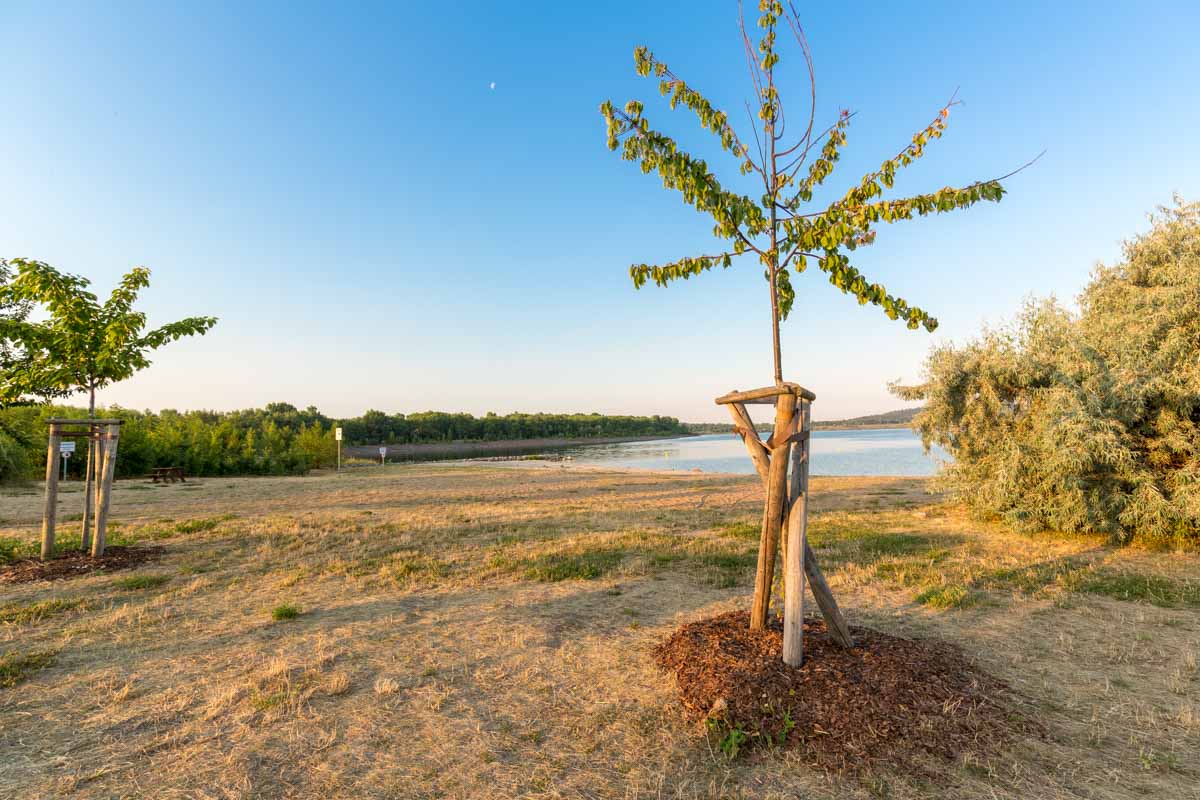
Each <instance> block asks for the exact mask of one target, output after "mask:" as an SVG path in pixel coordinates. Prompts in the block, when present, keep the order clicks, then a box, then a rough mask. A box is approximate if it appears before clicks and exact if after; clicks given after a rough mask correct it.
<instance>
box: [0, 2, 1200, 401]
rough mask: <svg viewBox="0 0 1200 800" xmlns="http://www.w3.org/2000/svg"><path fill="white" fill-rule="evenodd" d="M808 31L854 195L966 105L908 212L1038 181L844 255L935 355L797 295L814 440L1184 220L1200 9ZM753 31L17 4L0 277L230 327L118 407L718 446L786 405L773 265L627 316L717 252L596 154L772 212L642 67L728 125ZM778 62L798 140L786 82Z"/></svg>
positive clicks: (673, 209) (4, 13) (1193, 177)
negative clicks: (672, 76)
mask: <svg viewBox="0 0 1200 800" xmlns="http://www.w3.org/2000/svg"><path fill="white" fill-rule="evenodd" d="M247 5H248V6H249V8H246V7H245V6H247ZM797 7H798V9H799V11H800V13H801V16H802V18H803V21H804V23H805V26H806V29H807V31H808V36H809V39H810V42H811V44H812V48H813V52H814V57H815V60H816V69H817V81H818V109H817V110H818V121H820V120H827V121H832V119H834V117H835V115H836V114H837V112H838V110H839V109H841V108H850V109H853V110H855V111H857V112H858V115H857V116H856V118H855V120H854V124H853V126H852V128H851V130H850V132H849V137H850V138H849V146H848V148H847V149H846V152H845V156H844V157H843V159H842V161H841V162H840V164H839V168H838V171H837V172H836V173H835V175H834V177H833V178H832V179H831V180H830V181H829V182H828V183H829V184H830V185H831V186H832V187H834V188H835V189H842V190H844V188H845V187H846V186H847V185H848V184H849V182H851V181H854V180H856V179H857V178H858V177H860V176H861V175H862V174H863V173H864V172H865V171H867V170H869V169H872V168H874V167H876V166H878V164H879V162H880V161H881V160H882V159H884V158H885V157H888V156H890V155H892V154H893V153H895V152H896V151H897V150H898V149H899V148H900V147H902V146H903V145H904V143H905V142H906V141H907V140H908V138H909V137H910V136H911V134H912V133H913V132H914V131H915V130H917V129H918V128H920V127H922V126H923V125H924V124H926V123H927V122H928V121H929V119H930V118H932V116H933V114H934V113H935V112H936V110H937V109H938V108H939V107H940V106H941V104H942V103H943V102H944V101H945V100H946V99H947V98H948V97H949V96H950V94H951V93H952V92H953V91H954V90H955V88H956V87H957V88H958V90H959V96H960V97H961V98H962V99H963V100H964V101H965V102H964V105H962V106H959V107H956V108H955V109H954V112H953V114H952V115H951V119H950V123H951V124H950V130H949V132H948V134H947V136H946V137H945V138H944V139H943V140H941V141H940V142H938V143H936V145H935V146H934V147H932V148H931V149H930V151H929V153H928V155H927V156H926V158H925V159H924V160H923V161H922V162H920V163H919V164H918V165H917V166H915V167H913V168H911V169H909V170H907V171H906V172H905V173H904V174H902V176H901V179H900V180H899V181H898V185H897V189H898V191H900V192H916V191H924V190H930V189H936V188H939V187H941V186H943V185H945V184H948V183H949V184H963V183H968V182H970V181H972V180H974V179H978V178H988V177H993V176H996V175H1000V174H1003V173H1005V172H1008V171H1009V170H1010V169H1012V168H1013V167H1015V166H1018V165H1020V164H1022V163H1024V162H1025V161H1027V160H1028V159H1029V158H1030V157H1032V156H1034V155H1036V154H1037V153H1038V152H1040V151H1041V150H1043V149H1046V150H1047V154H1046V156H1045V157H1044V158H1043V159H1042V160H1041V161H1040V162H1039V163H1038V164H1037V165H1036V166H1035V167H1033V168H1031V169H1029V170H1026V171H1025V172H1023V173H1021V174H1020V175H1018V176H1016V177H1015V178H1013V179H1012V180H1010V181H1009V182H1008V183H1007V186H1008V189H1009V195H1008V196H1007V197H1006V199H1005V200H1004V202H1002V203H1000V204H999V205H991V204H988V205H987V206H986V207H985V206H978V207H976V208H975V209H972V210H970V211H968V212H966V213H962V214H954V215H946V216H942V217H938V218H934V219H926V220H920V221H917V222H914V223H908V224H905V225H903V226H893V227H889V228H885V229H883V230H881V231H880V235H879V238H878V240H877V242H876V244H875V245H874V246H873V247H871V248H867V249H865V250H860V251H858V258H857V260H856V264H857V266H859V268H860V269H862V270H863V271H864V272H865V273H866V274H867V275H868V276H869V277H870V278H871V279H873V280H878V281H880V282H882V283H884V285H886V286H887V287H888V288H889V289H890V290H891V291H892V292H894V293H896V294H898V295H900V296H903V297H905V298H906V299H908V300H909V301H910V302H912V303H915V304H917V305H920V306H922V307H924V308H926V309H928V310H930V311H931V312H932V313H933V314H934V315H935V316H937V317H938V318H939V319H940V320H941V323H942V324H941V327H940V328H939V330H938V332H937V333H936V334H934V335H929V334H927V333H924V332H914V331H909V330H907V329H905V328H904V327H903V325H901V324H899V323H894V322H891V321H890V320H888V319H887V318H886V317H885V316H884V315H883V314H882V313H881V312H880V311H879V310H878V309H876V308H873V307H859V306H858V305H857V303H856V302H855V301H854V300H853V299H851V298H848V297H846V296H844V295H841V294H840V293H839V292H838V291H837V290H835V289H834V288H833V287H832V286H830V285H829V284H828V283H827V282H826V280H825V276H824V275H823V274H822V273H820V272H819V271H817V270H816V269H812V270H810V271H809V272H807V273H805V274H804V275H803V276H800V277H799V278H797V279H794V283H795V285H796V287H797V292H798V295H799V297H798V299H797V303H796V307H795V309H794V311H793V314H792V316H791V318H789V319H788V320H787V321H786V322H785V323H784V329H783V350H784V370H785V377H787V378H788V379H790V380H795V381H798V382H800V383H803V384H804V385H806V386H809V387H810V388H812V389H813V390H814V391H815V392H816V393H817V395H818V401H817V403H816V404H815V405H814V409H813V410H814V416H815V417H817V418H836V417H841V416H848V415H853V414H860V413H870V412H874V411H881V410H884V409H887V408H891V407H895V406H897V405H900V403H898V402H897V401H896V400H895V399H894V398H892V397H890V396H889V395H888V394H887V391H886V388H885V383H886V382H887V381H889V380H892V379H895V378H902V379H906V380H913V379H915V378H917V377H918V376H919V371H920V365H921V362H922V360H923V358H924V356H925V354H926V353H927V352H928V350H929V348H930V347H931V346H933V345H934V344H936V343H938V342H941V341H946V340H954V341H962V340H964V339H966V338H969V337H971V336H973V335H974V334H975V333H976V332H977V331H978V329H979V327H980V325H981V324H982V323H984V322H990V323H997V322H1001V321H1003V320H1004V319H1006V318H1008V317H1010V316H1011V315H1012V314H1013V313H1014V312H1015V311H1016V310H1017V308H1018V307H1019V305H1020V303H1021V302H1022V299H1023V298H1025V297H1027V296H1029V295H1030V294H1035V295H1048V294H1056V295H1057V296H1059V297H1060V298H1061V299H1064V300H1067V301H1070V300H1071V299H1072V298H1073V297H1074V296H1075V294H1076V293H1077V292H1078V290H1079V289H1080V288H1081V287H1082V285H1083V284H1084V282H1085V281H1086V280H1087V277H1088V273H1089V272H1090V270H1091V268H1092V267H1093V266H1094V264H1095V263H1096V262H1097V261H1112V260H1114V259H1116V258H1117V257H1118V256H1119V254H1120V242H1121V241H1122V240H1123V239H1125V238H1127V237H1128V236H1131V235H1133V234H1135V233H1137V232H1139V231H1142V230H1145V228H1146V227H1147V221H1146V214H1147V212H1149V211H1150V210H1152V209H1153V208H1154V207H1155V206H1156V205H1158V204H1162V203H1167V202H1169V201H1170V199H1171V196H1172V193H1173V192H1178V193H1180V194H1182V195H1183V196H1185V197H1187V198H1190V199H1197V198H1200V157H1198V153H1197V142H1198V141H1200V134H1198V133H1197V132H1198V131H1200V102H1197V101H1198V100H1200V90H1198V89H1197V86H1196V76H1197V75H1200V48H1197V47H1196V46H1195V41H1194V34H1195V31H1196V30H1198V29H1200V6H1197V4H1196V3H1195V2H1191V1H1190V0H1189V1H1188V2H1162V3H1146V4H1138V5H1135V4H1130V3H1107V4H1106V3H1082V2H1081V3H1068V2H1056V3H1050V4H1047V3H1032V2H1031V3H1017V2H1012V3H1003V4H982V3H961V2H947V3H926V4H921V5H919V6H912V5H911V4H898V3H875V4H872V3H867V4H850V3H847V4H828V3H825V4H798V6H797ZM735 9H736V5H735V4H733V3H729V2H710V3H701V2H675V3H672V2H660V3H655V4H652V5H651V4H641V3H625V4H605V3H561V2H559V3H539V2H527V3H506V4H478V5H472V4H461V5H459V6H457V7H454V8H450V7H443V6H442V5H441V4H435V3H425V4H420V5H410V6H402V5H400V4H393V3H388V4H379V5H374V6H372V5H367V4H355V5H354V10H353V11H347V10H345V9H344V8H342V7H340V6H336V5H333V4H330V5H326V6H316V5H305V4H298V3H287V4H278V5H269V4H265V3H256V4H236V5H235V4H229V5H220V4H217V3H196V4H192V6H191V7H190V8H189V7H187V6H185V5H184V4H176V3H169V4H168V3H147V4H131V3H119V4H116V5H112V6H106V5H102V4H98V3H83V4H78V5H75V4H70V3H58V4H54V5H53V6H51V5H50V4H44V3H12V2H2V1H0V52H3V53H4V68H3V72H2V73H0V108H3V109H4V123H3V125H0V153H3V154H4V158H2V159H0V187H2V189H3V190H2V191H0V256H5V257H10V258H11V257H17V256H23V257H30V258H37V259H41V260H44V261H48V262H50V263H53V264H55V265H56V266H58V267H60V268H62V269H65V270H68V271H71V272H76V273H80V274H84V275H87V276H88V277H90V278H92V279H93V280H94V282H95V284H96V287H97V288H98V289H99V290H102V291H104V292H107V291H108V289H109V288H110V287H111V285H112V284H113V282H114V281H115V280H116V279H117V277H118V276H119V275H120V274H121V273H122V272H123V271H125V270H127V269H128V268H129V267H132V266H134V265H136V264H144V265H146V266H149V267H150V268H151V269H152V270H153V286H152V287H151V289H150V290H149V291H148V292H147V293H146V294H145V302H144V308H145V309H146V310H147V311H148V312H149V313H150V316H151V319H152V321H159V322H162V321H167V320H169V319H173V318H176V317H178V316H182V315H189V314H213V315H216V316H219V317H220V318H221V322H220V323H219V325H218V326H217V328H216V329H215V330H214V331H213V332H212V333H210V334H209V335H208V336H206V337H204V338H202V339H196V340H190V341H186V342H182V343H178V344H175V345H172V346H170V347H169V348H168V349H165V350H163V351H160V352H159V353H158V354H157V356H156V357H155V364H154V366H153V367H151V368H150V369H149V370H147V371H145V372H144V373H142V374H140V375H138V376H137V377H135V378H133V379H131V380H129V381H127V382H125V383H122V384H119V385H118V386H115V387H112V388H110V389H108V390H106V391H104V392H102V393H101V397H100V399H101V401H102V402H108V403H119V404H121V405H125V406H132V407H139V408H161V407H175V408H197V407H203V408H218V409H228V408H238V407H247V406H252V405H261V404H263V403H266V402H270V401H275V400H284V401H288V402H292V403H295V404H296V405H299V406H305V405H309V404H315V405H317V406H319V407H320V408H321V409H322V410H325V411H326V412H327V413H331V414H338V415H352V414H358V413H361V412H362V411H363V410H364V409H367V408H372V407H374V408H380V409H383V410H386V411H403V412H408V411H417V410H424V409H429V408H436V409H444V410H465V411H470V412H473V413H482V412H486V411H489V410H494V411H497V412H500V413H504V412H508V411H514V410H522V411H592V410H595V411H602V412H612V413H662V414H672V415H675V416H679V417H683V418H686V419H694V420H708V419H711V420H717V419H721V416H720V409H719V408H717V407H715V406H714V405H713V404H712V398H713V397H715V396H717V395H718V394H722V393H724V392H726V391H728V390H730V389H732V388H735V387H736V388H750V387H753V386H759V385H764V384H767V383H770V380H771V356H770V338H769V308H768V304H767V292H766V285H765V283H764V282H763V280H762V277H761V269H760V268H759V267H757V266H756V265H755V264H753V263H752V262H750V261H749V260H746V261H744V262H743V263H742V264H741V265H740V266H736V265H735V267H734V268H733V269H731V270H730V271H728V272H721V273H710V274H708V275H705V276H702V277H700V278H697V279H693V280H691V281H689V282H687V283H681V284H679V285H678V286H675V287H672V288H671V289H668V290H662V289H657V288H655V287H653V286H651V287H647V288H644V289H642V290H641V291H634V289H633V287H632V285H631V284H630V282H629V279H628V274H627V269H628V266H629V264H630V263H633V262H643V261H645V262H649V263H657V262H662V261H668V260H674V259H676V258H678V257H680V256H682V255H687V254H699V253H704V252H710V251H711V250H712V248H713V247H714V242H713V239H712V237H711V233H710V231H711V222H709V221H706V220H707V218H706V217H703V216H701V215H699V214H697V213H696V212H695V211H694V210H692V209H691V208H689V207H685V206H683V205H682V204H681V203H680V202H679V200H678V197H677V196H676V195H673V194H670V193H668V192H666V191H664V190H663V189H662V187H661V184H660V182H659V180H658V179H657V178H656V177H653V176H644V175H642V174H641V173H640V171H639V170H638V169H637V168H636V167H635V166H634V165H632V164H629V163H627V162H623V161H621V160H620V158H619V157H618V156H616V155H615V154H612V153H609V152H608V151H607V150H606V149H605V147H604V135H603V134H604V131H603V124H602V121H601V118H600V116H599V115H598V113H597V110H596V108H597V105H598V104H599V103H600V102H601V101H602V100H604V99H606V98H611V99H613V100H614V101H616V102H618V103H623V102H624V101H625V100H627V99H629V98H638V99H641V100H643V101H644V102H645V103H646V115H647V117H648V118H649V119H650V120H651V122H652V123H653V124H654V125H655V126H656V127H658V128H659V129H661V130H665V131H667V132H669V133H671V134H673V135H675V136H676V137H677V138H678V140H679V141H680V143H681V144H682V145H684V146H685V147H688V148H693V149H694V150H695V151H696V152H698V153H700V154H702V155H704V156H705V157H706V158H708V159H709V163H710V164H711V165H712V166H713V167H714V168H715V169H716V170H717V171H718V173H719V174H720V175H721V176H722V177H724V178H726V181H725V182H726V183H727V184H729V185H732V186H744V188H745V190H746V191H752V190H753V189H754V187H753V185H752V184H749V183H744V184H743V183H740V182H739V180H740V179H739V178H738V177H737V170H736V164H735V163H734V162H732V161H730V160H728V159H727V157H725V156H723V155H722V154H721V153H720V152H719V150H716V149H715V148H713V146H712V142H711V141H710V140H709V138H708V135H707V134H706V133H704V132H702V131H699V129H698V128H697V126H696V125H695V124H694V123H693V118H692V117H691V116H690V114H689V113H688V112H686V111H682V110H680V111H675V112H671V111H670V110H669V109H668V108H667V107H666V105H665V103H663V102H662V101H661V100H660V98H659V97H658V93H657V88H656V86H655V84H654V83H653V82H650V81H646V80H643V79H640V78H638V77H637V76H636V75H635V74H634V72H633V65H632V50H633V47H634V46H635V45H637V44H646V45H648V46H650V47H651V49H652V50H653V51H654V52H655V53H656V54H657V55H658V56H660V57H661V58H662V59H663V60H665V61H667V62H668V63H670V64H671V66H672V68H673V69H674V70H675V71H676V72H677V73H678V74H680V75H681V76H682V77H684V78H685V79H687V80H688V81H689V82H690V83H691V84H693V85H694V86H696V87H697V88H700V89H701V90H702V91H704V92H705V93H706V94H708V96H709V97H710V98H711V99H712V100H713V101H714V102H715V103H716V104H717V105H718V106H720V107H723V108H726V109H729V110H730V111H731V112H734V111H737V110H738V109H740V108H741V104H742V100H743V99H747V98H748V97H749V96H750V94H749V93H750V88H749V83H748V79H747V76H746V72H745V62H744V57H743V54H742V52H741V44H740V41H739V38H738V35H737V31H736V27H735V13H736V11H735ZM783 59H784V60H783V62H782V64H781V66H780V72H781V74H780V77H779V81H780V83H781V86H782V91H783V98H784V102H785V104H787V108H788V109H789V110H790V111H789V113H790V115H791V116H792V117H793V118H799V117H800V116H801V115H803V114H805V113H806V112H807V106H806V92H807V89H806V86H805V85H804V83H803V80H802V75H801V73H800V72H798V71H797V70H798V69H799V67H800V60H799V57H798V53H797V51H796V50H795V49H794V48H792V47H786V46H785V49H784V50H783ZM493 82H494V83H495V88H494V89H492V88H490V85H491V84H492V83H493ZM734 118H735V119H742V120H744V116H735V117H734ZM739 131H740V132H741V133H742V134H743V135H744V136H746V137H747V138H749V137H750V133H749V123H748V122H745V121H743V123H742V124H741V125H740V126H739ZM735 263H736V262H735Z"/></svg>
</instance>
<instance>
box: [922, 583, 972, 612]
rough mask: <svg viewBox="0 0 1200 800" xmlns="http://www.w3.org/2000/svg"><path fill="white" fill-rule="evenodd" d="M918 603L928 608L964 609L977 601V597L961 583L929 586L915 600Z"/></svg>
mask: <svg viewBox="0 0 1200 800" xmlns="http://www.w3.org/2000/svg"><path fill="white" fill-rule="evenodd" d="M914 599H915V600H916V601H917V602H918V603H920V604H921V605H923V606H929V607H930V608H943V609H944V608H966V607H968V606H972V605H975V603H977V602H978V601H979V597H978V595H976V594H975V593H974V592H972V591H971V590H970V589H968V588H967V587H965V586H963V585H962V584H961V583H948V584H945V585H942V586H930V587H929V588H927V589H925V590H924V591H922V592H920V593H919V594H918V595H917V596H916V598H914Z"/></svg>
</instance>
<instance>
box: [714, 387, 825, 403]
mask: <svg viewBox="0 0 1200 800" xmlns="http://www.w3.org/2000/svg"><path fill="white" fill-rule="evenodd" d="M781 394H794V395H796V396H797V397H802V398H804V399H805V400H808V401H810V402H811V401H813V400H816V399H817V396H816V395H815V394H813V393H812V392H810V391H809V390H808V389H805V388H804V387H803V386H801V385H800V384H798V383H780V384H776V385H775V386H764V387H763V388H761V389H751V390H749V391H746V392H739V391H737V390H734V391H732V392H730V393H729V394H723V395H721V396H720V397H718V398H717V400H716V403H717V405H719V406H725V405H729V404H730V403H751V404H753V403H758V404H760V405H761V404H770V403H774V402H775V398H777V397H779V395H781Z"/></svg>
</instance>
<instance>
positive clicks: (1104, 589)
mask: <svg viewBox="0 0 1200 800" xmlns="http://www.w3.org/2000/svg"><path fill="white" fill-rule="evenodd" d="M1065 585H1066V586H1067V588H1069V589H1071V590H1073V591H1076V592H1082V593H1085V594H1099V595H1104V596H1105V597H1112V598H1114V599H1116V600H1127V601H1141V602H1146V603H1150V604H1151V605H1155V606H1159V607H1160V608H1178V607H1180V606H1193V607H1196V606H1200V583H1191V582H1183V581H1176V580H1172V579H1171V578H1166V577H1163V576H1161V575H1141V574H1138V573H1134V572H1118V571H1109V570H1089V571H1079V572H1077V573H1075V574H1074V575H1072V576H1071V578H1070V580H1068V581H1066V582H1065Z"/></svg>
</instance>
